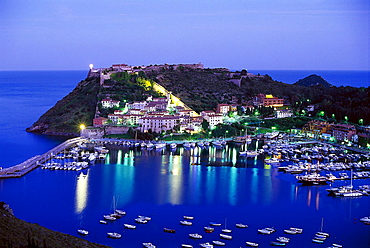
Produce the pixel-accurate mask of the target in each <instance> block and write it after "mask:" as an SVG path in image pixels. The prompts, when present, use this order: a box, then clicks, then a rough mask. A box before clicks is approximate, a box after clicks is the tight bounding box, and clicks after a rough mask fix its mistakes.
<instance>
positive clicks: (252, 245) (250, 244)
mask: <svg viewBox="0 0 370 248" xmlns="http://www.w3.org/2000/svg"><path fill="white" fill-rule="evenodd" d="M245 245H246V246H249V247H258V245H259V244H258V243H254V242H249V241H247V242H245Z"/></svg>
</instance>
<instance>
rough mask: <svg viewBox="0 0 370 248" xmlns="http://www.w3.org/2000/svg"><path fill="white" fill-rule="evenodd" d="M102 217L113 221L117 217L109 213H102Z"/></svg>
mask: <svg viewBox="0 0 370 248" xmlns="http://www.w3.org/2000/svg"><path fill="white" fill-rule="evenodd" d="M103 218H104V219H106V220H110V221H115V220H116V219H117V218H115V217H113V216H110V215H109V214H107V215H103Z"/></svg>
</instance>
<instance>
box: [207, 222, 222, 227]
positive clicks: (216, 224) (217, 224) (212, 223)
mask: <svg viewBox="0 0 370 248" xmlns="http://www.w3.org/2000/svg"><path fill="white" fill-rule="evenodd" d="M209 225H211V226H221V223H218V222H211V223H209Z"/></svg>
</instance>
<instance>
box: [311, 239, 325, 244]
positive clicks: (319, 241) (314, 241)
mask: <svg viewBox="0 0 370 248" xmlns="http://www.w3.org/2000/svg"><path fill="white" fill-rule="evenodd" d="M312 242H313V243H319V244H322V243H324V240H319V239H315V238H313V239H312Z"/></svg>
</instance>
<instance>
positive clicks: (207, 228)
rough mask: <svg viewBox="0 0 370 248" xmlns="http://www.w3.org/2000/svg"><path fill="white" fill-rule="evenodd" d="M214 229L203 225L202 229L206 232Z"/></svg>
mask: <svg viewBox="0 0 370 248" xmlns="http://www.w3.org/2000/svg"><path fill="white" fill-rule="evenodd" d="M214 230H215V229H214V228H213V227H209V226H205V227H204V231H205V232H206V233H212V232H213V231H214Z"/></svg>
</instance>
